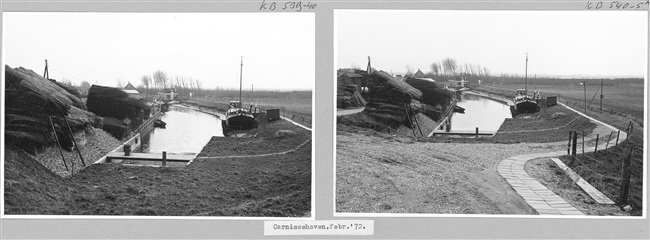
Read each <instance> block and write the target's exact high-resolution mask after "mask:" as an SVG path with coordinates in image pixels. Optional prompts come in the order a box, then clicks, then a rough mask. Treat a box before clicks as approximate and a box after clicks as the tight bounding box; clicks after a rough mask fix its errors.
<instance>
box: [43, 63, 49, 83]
mask: <svg viewBox="0 0 650 240" xmlns="http://www.w3.org/2000/svg"><path fill="white" fill-rule="evenodd" d="M43 77H44V78H45V79H50V72H48V70H47V59H45V72H43Z"/></svg>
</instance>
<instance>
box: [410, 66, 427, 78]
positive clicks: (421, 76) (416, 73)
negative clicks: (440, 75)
mask: <svg viewBox="0 0 650 240" xmlns="http://www.w3.org/2000/svg"><path fill="white" fill-rule="evenodd" d="M413 77H414V78H426V77H427V75H424V73H423V72H422V71H420V69H419V68H418V71H417V72H415V74H413Z"/></svg>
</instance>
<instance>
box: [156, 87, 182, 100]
mask: <svg viewBox="0 0 650 240" xmlns="http://www.w3.org/2000/svg"><path fill="white" fill-rule="evenodd" d="M176 97H178V93H177V92H176V89H173V88H165V89H163V90H162V92H158V100H161V101H174V100H175V99H176Z"/></svg>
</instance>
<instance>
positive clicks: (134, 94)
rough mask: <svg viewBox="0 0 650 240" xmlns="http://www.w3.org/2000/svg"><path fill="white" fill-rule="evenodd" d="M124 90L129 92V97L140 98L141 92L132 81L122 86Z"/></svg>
mask: <svg viewBox="0 0 650 240" xmlns="http://www.w3.org/2000/svg"><path fill="white" fill-rule="evenodd" d="M122 91H123V92H125V93H128V94H129V97H132V98H137V99H140V92H138V89H136V88H135V87H134V86H133V84H131V82H129V83H128V84H126V86H124V87H123V88H122Z"/></svg>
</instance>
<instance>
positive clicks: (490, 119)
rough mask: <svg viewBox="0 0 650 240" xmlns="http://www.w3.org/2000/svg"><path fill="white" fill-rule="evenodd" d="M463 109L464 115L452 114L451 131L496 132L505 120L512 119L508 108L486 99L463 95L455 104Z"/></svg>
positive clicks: (505, 105)
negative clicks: (477, 130) (477, 129)
mask: <svg viewBox="0 0 650 240" xmlns="http://www.w3.org/2000/svg"><path fill="white" fill-rule="evenodd" d="M456 105H458V106H460V107H463V108H465V113H464V114H463V113H454V115H453V116H452V118H451V130H452V131H475V130H476V127H478V128H479V131H481V132H482V131H497V130H499V127H501V124H503V121H504V120H505V119H506V118H512V115H511V113H510V107H509V106H508V105H507V104H505V103H502V102H498V101H495V100H492V99H489V98H486V97H482V96H478V95H474V94H467V93H464V94H463V95H462V96H461V100H460V101H458V103H457V104H456Z"/></svg>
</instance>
